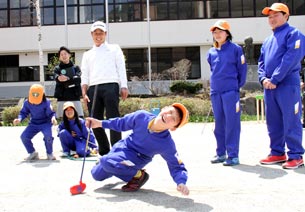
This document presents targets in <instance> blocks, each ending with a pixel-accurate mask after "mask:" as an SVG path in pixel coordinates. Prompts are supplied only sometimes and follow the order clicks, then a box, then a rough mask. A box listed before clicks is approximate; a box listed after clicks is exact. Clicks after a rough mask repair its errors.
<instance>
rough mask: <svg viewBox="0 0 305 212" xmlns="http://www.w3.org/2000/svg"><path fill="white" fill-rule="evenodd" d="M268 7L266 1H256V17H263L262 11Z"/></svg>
mask: <svg viewBox="0 0 305 212" xmlns="http://www.w3.org/2000/svg"><path fill="white" fill-rule="evenodd" d="M264 7H266V1H256V11H255V15H256V16H257V17H260V16H263V14H262V10H263V9H264Z"/></svg>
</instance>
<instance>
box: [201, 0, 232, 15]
mask: <svg viewBox="0 0 305 212" xmlns="http://www.w3.org/2000/svg"><path fill="white" fill-rule="evenodd" d="M206 4H207V16H208V18H227V17H229V1H227V0H211V1H210V0H207V2H206Z"/></svg>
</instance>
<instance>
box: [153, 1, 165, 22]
mask: <svg viewBox="0 0 305 212" xmlns="http://www.w3.org/2000/svg"><path fill="white" fill-rule="evenodd" d="M167 9H168V8H167V3H166V2H162V3H151V4H150V19H151V20H166V19H168V12H167V11H168V10H167Z"/></svg>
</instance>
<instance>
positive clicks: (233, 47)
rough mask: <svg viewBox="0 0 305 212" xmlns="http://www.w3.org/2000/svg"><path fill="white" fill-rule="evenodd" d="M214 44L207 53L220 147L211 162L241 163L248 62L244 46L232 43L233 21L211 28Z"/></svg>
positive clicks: (230, 164) (218, 22)
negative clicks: (243, 92)
mask: <svg viewBox="0 0 305 212" xmlns="http://www.w3.org/2000/svg"><path fill="white" fill-rule="evenodd" d="M210 31H211V32H212V35H213V40H214V47H212V48H211V49H210V50H209V51H208V54H207V61H208V63H209V64H210V68H211V78H210V83H211V88H210V92H211V102H212V107H213V112H214V117H215V130H214V134H215V137H216V142H217V148H216V156H215V157H214V158H213V159H212V160H211V163H223V165H224V166H234V165H238V164H239V158H238V153H239V139H240V128H241V127H240V113H241V108H240V101H239V100H240V96H239V89H240V88H241V87H242V86H243V85H244V84H245V82H246V75H247V63H246V61H245V56H244V54H243V50H242V48H241V47H240V46H239V45H237V44H235V43H232V42H231V40H232V35H231V32H230V25H229V23H228V22H227V21H225V20H218V21H217V22H216V23H215V24H214V25H213V26H212V27H211V28H210Z"/></svg>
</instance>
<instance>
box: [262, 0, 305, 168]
mask: <svg viewBox="0 0 305 212" xmlns="http://www.w3.org/2000/svg"><path fill="white" fill-rule="evenodd" d="M262 13H263V14H264V15H266V16H268V21H269V25H270V26H271V28H272V31H273V33H272V35H271V36H269V37H268V38H267V39H266V40H265V41H264V43H263V45H262V48H261V55H260V58H259V61H258V75H259V81H260V82H261V84H262V85H263V87H264V99H265V105H266V122H267V128H268V134H269V137H270V148H271V152H270V154H269V155H268V156H267V157H266V158H265V159H262V160H260V163H261V164H265V165H266V164H275V163H280V162H285V163H283V164H282V167H283V168H285V169H295V168H298V167H300V166H303V164H304V162H303V159H302V155H303V154H304V148H303V147H302V132H303V130H302V123H301V114H302V102H301V93H300V92H301V89H300V76H299V73H300V70H301V63H300V61H301V59H302V58H303V56H304V52H303V48H304V43H303V42H304V35H302V34H301V32H300V31H299V30H297V29H296V28H295V27H292V26H290V25H289V24H288V22H287V21H288V19H289V9H288V7H287V6H286V5H285V4H282V3H274V4H272V5H271V7H265V8H264V9H263V11H262ZM285 145H287V148H288V152H287V155H288V160H287V156H286V154H285Z"/></svg>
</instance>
